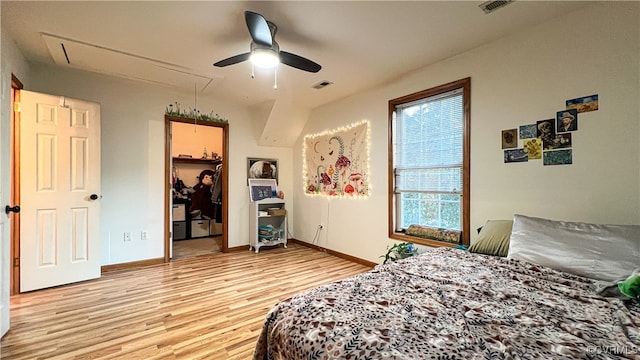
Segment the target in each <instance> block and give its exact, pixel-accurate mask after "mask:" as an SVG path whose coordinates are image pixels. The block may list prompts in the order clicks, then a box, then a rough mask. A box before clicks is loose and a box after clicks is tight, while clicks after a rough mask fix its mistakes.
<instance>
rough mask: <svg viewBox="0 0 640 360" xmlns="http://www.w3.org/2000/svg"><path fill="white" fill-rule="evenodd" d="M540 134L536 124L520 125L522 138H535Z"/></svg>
mask: <svg viewBox="0 0 640 360" xmlns="http://www.w3.org/2000/svg"><path fill="white" fill-rule="evenodd" d="M537 136H538V128H537V127H536V124H529V125H520V139H533V138H535V137H537Z"/></svg>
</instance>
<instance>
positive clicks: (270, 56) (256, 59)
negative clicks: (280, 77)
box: [250, 49, 280, 69]
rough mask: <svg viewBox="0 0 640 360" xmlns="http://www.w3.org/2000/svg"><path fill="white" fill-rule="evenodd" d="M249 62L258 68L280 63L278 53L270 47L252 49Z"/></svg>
mask: <svg viewBox="0 0 640 360" xmlns="http://www.w3.org/2000/svg"><path fill="white" fill-rule="evenodd" d="M250 59H251V62H252V63H253V65H255V66H256V67H259V68H265V69H272V68H274V67H276V66H277V65H278V64H279V63H280V58H279V57H278V54H277V53H276V52H275V51H273V50H271V49H253V51H252V52H251V57H250Z"/></svg>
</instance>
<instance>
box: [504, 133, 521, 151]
mask: <svg viewBox="0 0 640 360" xmlns="http://www.w3.org/2000/svg"><path fill="white" fill-rule="evenodd" d="M517 146H518V130H517V129H509V130H502V148H503V149H512V148H514V147H517Z"/></svg>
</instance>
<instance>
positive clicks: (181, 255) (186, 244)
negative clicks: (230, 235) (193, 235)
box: [172, 236, 222, 260]
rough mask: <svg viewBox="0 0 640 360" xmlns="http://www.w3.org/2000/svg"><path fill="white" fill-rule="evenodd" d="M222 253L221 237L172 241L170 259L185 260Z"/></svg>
mask: <svg viewBox="0 0 640 360" xmlns="http://www.w3.org/2000/svg"><path fill="white" fill-rule="evenodd" d="M220 251H222V236H213V237H206V238H199V239H188V240H180V241H175V240H174V241H173V256H172V259H174V260H177V259H185V258H190V257H194V256H200V255H208V254H212V253H217V252H220Z"/></svg>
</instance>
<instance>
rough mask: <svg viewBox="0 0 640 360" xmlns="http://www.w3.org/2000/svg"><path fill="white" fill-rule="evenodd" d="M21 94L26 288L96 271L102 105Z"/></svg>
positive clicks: (75, 278) (22, 272) (90, 275)
mask: <svg viewBox="0 0 640 360" xmlns="http://www.w3.org/2000/svg"><path fill="white" fill-rule="evenodd" d="M20 95H21V106H20V107H21V116H20V219H21V220H20V291H21V292H24V291H30V290H37V289H42V288H46V287H51V286H57V285H63V284H68V283H72V282H76V281H82V280H88V279H94V278H98V277H100V262H101V260H100V105H99V104H95V103H90V102H86V101H81V100H73V99H69V98H64V97H60V96H54V95H47V94H39V93H34V92H29V91H21V93H20Z"/></svg>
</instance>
